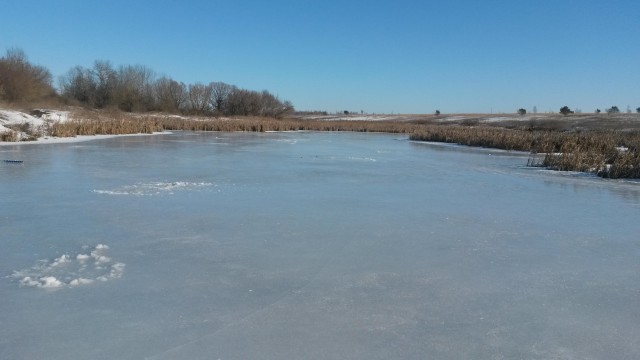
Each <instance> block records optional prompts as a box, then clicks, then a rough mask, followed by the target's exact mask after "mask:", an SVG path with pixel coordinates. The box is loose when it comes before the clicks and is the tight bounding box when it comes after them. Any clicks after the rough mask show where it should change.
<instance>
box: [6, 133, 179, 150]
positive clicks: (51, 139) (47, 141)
mask: <svg viewBox="0 0 640 360" xmlns="http://www.w3.org/2000/svg"><path fill="white" fill-rule="evenodd" d="M171 133H172V132H171V131H162V132H154V133H151V134H145V133H138V134H112V135H78V136H74V137H55V136H45V137H40V138H38V139H37V140H33V141H0V147H3V146H12V145H19V146H21V145H51V144H73V143H81V142H87V141H92V140H103V139H111V138H115V137H124V136H153V135H164V134H171Z"/></svg>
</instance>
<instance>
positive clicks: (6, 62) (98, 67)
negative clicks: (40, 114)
mask: <svg viewBox="0 0 640 360" xmlns="http://www.w3.org/2000/svg"><path fill="white" fill-rule="evenodd" d="M45 97H59V98H60V99H61V100H63V101H66V102H70V103H78V104H81V105H83V106H87V107H91V108H96V109H103V108H114V107H117V108H119V109H120V110H123V111H127V112H147V111H162V112H168V113H184V114H194V115H205V116H218V115H229V116H235V115H242V116H249V115H250V116H266V117H275V118H279V117H282V116H283V115H285V114H287V113H289V112H291V111H293V110H294V107H293V105H292V104H291V102H289V101H283V100H280V99H279V98H278V97H277V96H275V95H273V94H271V93H270V92H268V91H267V90H263V91H254V90H247V89H242V88H238V87H237V86H235V85H231V84H227V83H224V82H210V83H208V84H205V83H200V82H196V83H194V84H185V83H183V82H179V81H176V80H174V79H172V78H170V77H168V76H160V77H158V76H157V75H156V73H155V72H154V71H153V70H151V69H150V68H148V67H146V66H143V65H121V66H119V67H117V68H116V67H114V66H113V65H112V64H111V63H110V62H109V61H104V60H97V61H95V62H94V64H93V66H92V67H83V66H74V67H73V68H71V69H70V70H69V71H68V72H67V73H66V74H65V75H63V76H61V77H60V79H59V90H58V91H56V89H54V87H53V85H52V76H51V73H50V72H49V70H48V69H46V68H45V67H42V66H36V65H32V64H31V63H29V61H28V59H27V57H26V55H25V53H24V52H23V51H22V50H16V49H11V50H7V54H6V56H4V57H2V58H0V100H5V101H8V102H29V101H34V100H38V99H42V98H45Z"/></svg>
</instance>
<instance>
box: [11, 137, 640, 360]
mask: <svg viewBox="0 0 640 360" xmlns="http://www.w3.org/2000/svg"><path fill="white" fill-rule="evenodd" d="M219 145H224V146H219ZM0 153H5V156H0V158H20V159H24V160H25V162H24V164H22V165H20V166H9V165H1V164H0V199H2V200H1V205H0V229H1V231H0V359H218V358H220V359H345V358H347V359H424V358H434V359H443V358H444V359H478V358H479V359H500V358H503V359H554V358H555V359H563V358H577V359H586V358H595V359H600V358H606V359H635V358H640V346H639V345H638V340H637V339H639V338H640V327H639V326H638V324H640V301H638V299H639V296H640V283H639V282H638V274H639V271H640V267H639V265H638V258H639V257H640V243H639V240H638V236H637V234H638V230H640V228H639V227H638V225H637V219H638V215H640V184H638V183H637V182H629V181H610V180H603V179H600V178H597V177H594V176H582V175H579V174H577V173H557V172H553V171H544V170H540V169H538V168H526V167H525V164H526V162H527V154H521V153H511V152H503V151H494V150H487V149H484V150H482V149H470V148H465V147H460V146H452V145H446V146H436V145H433V144H427V143H418V142H411V141H408V140H407V139H406V137H403V136H401V135H384V134H359V133H358V134H356V133H330V134H325V133H312V132H305V133H267V134H245V133H232V134H228V133H190V132H181V133H176V134H171V135H158V136H147V137H142V136H140V137H121V138H114V139H107V140H100V141H94V142H86V143H83V144H81V145H78V144H69V145H51V146H20V145H15V146H11V145H10V146H3V147H1V148H0ZM373 160H375V161H373ZM94 190H99V191H103V192H102V193H101V192H99V191H98V192H96V191H94ZM218 190H222V191H218ZM107 192H119V193H122V194H121V195H119V196H115V195H113V196H112V195H109V194H108V193H107ZM125 264H126V265H125Z"/></svg>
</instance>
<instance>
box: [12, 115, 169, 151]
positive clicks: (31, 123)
mask: <svg viewBox="0 0 640 360" xmlns="http://www.w3.org/2000/svg"><path fill="white" fill-rule="evenodd" d="M70 118H71V116H70V112H69V111H61V110H48V109H36V110H33V111H31V114H27V113H25V112H22V111H17V110H7V109H0V135H3V134H9V133H12V132H13V133H14V134H15V139H16V140H17V141H0V146H10V145H34V144H37V145H39V144H63V143H77V142H84V141H91V140H100V139H108V138H113V137H116V136H143V135H155V134H162V133H159V132H156V133H153V134H142V133H141V134H125V135H80V136H75V137H55V136H48V135H47V129H48V127H49V125H50V124H53V123H56V122H61V123H64V122H67V121H69V120H70ZM165 133H167V132H165ZM33 134H37V135H38V137H37V138H36V137H35V136H33Z"/></svg>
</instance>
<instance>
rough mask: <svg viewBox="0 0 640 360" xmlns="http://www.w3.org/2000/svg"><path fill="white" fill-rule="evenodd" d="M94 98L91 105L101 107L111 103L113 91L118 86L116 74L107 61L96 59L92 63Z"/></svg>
mask: <svg viewBox="0 0 640 360" xmlns="http://www.w3.org/2000/svg"><path fill="white" fill-rule="evenodd" d="M93 77H94V83H95V87H96V89H95V100H94V104H93V106H95V107H97V108H103V107H106V106H109V105H111V104H113V96H114V92H115V90H116V88H117V86H118V74H117V72H116V71H115V69H114V68H113V66H112V65H111V63H110V62H109V61H104V60H96V61H95V63H94V64H93Z"/></svg>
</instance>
